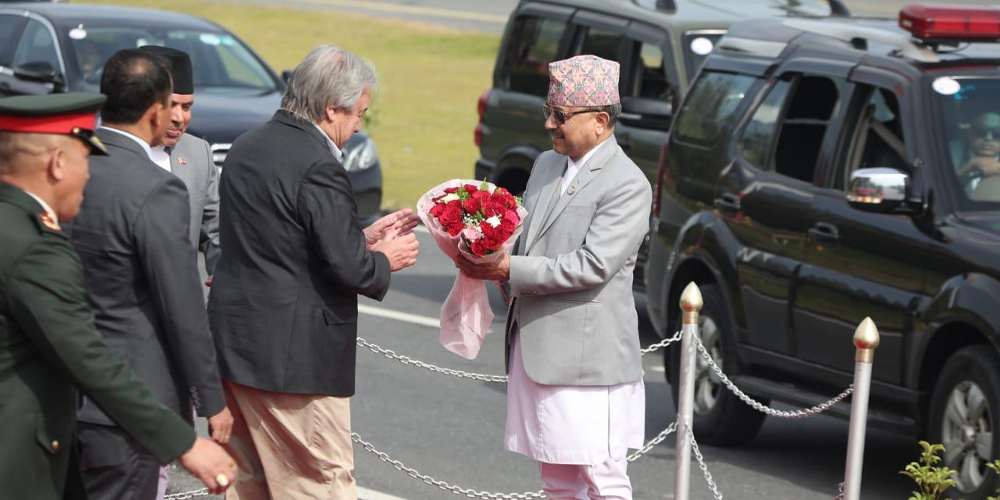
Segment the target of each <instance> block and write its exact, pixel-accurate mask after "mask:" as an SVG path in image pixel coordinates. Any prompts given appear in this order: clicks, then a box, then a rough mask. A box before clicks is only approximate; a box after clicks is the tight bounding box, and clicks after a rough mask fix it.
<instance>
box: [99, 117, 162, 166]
mask: <svg viewBox="0 0 1000 500" xmlns="http://www.w3.org/2000/svg"><path fill="white" fill-rule="evenodd" d="M101 130H110V131H111V132H114V133H116V134H121V135H124V136H125V137H128V138H129V139H132V140H133V141H135V142H136V143H138V144H139V146H140V147H142V150H143V151H145V152H146V156H148V157H149V159H150V160H153V154H152V152H151V150H150V149H149V143H148V142H146V141H144V140H142V139H140V138H138V137H136V136H134V135H132V134H130V133H128V132H126V131H124V130H118V129H116V128H111V127H108V126H106V125H101ZM153 161H156V160H153Z"/></svg>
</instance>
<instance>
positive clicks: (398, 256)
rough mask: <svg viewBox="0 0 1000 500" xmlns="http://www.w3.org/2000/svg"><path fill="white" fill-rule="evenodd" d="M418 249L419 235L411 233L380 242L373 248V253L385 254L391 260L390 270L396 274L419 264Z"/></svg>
mask: <svg viewBox="0 0 1000 500" xmlns="http://www.w3.org/2000/svg"><path fill="white" fill-rule="evenodd" d="M418 247H420V243H419V242H417V235H415V234H413V233H409V234H405V235H402V236H397V237H395V238H393V239H391V240H388V241H386V240H383V241H380V242H378V243H376V244H375V245H374V246H373V247H372V251H373V252H382V253H383V254H385V256H386V257H388V258H389V268H390V269H391V270H392V272H396V271H399V270H400V269H406V268H407V267H410V266H412V265H413V264H416V263H417V249H418Z"/></svg>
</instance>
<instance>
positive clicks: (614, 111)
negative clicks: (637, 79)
mask: <svg viewBox="0 0 1000 500" xmlns="http://www.w3.org/2000/svg"><path fill="white" fill-rule="evenodd" d="M597 109H600V110H601V111H603V112H605V113H607V114H608V127H609V128H614V126H615V125H616V124H617V123H618V117H619V116H620V115H621V114H622V105H621V103H620V102H616V103H614V104H611V105H608V106H601V107H599V108H597Z"/></svg>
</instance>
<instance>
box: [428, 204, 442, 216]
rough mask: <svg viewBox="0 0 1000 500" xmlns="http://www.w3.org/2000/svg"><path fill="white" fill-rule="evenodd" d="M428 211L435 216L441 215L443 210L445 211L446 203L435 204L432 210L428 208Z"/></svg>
mask: <svg viewBox="0 0 1000 500" xmlns="http://www.w3.org/2000/svg"><path fill="white" fill-rule="evenodd" d="M428 212H429V213H430V214H431V215H433V216H434V217H440V216H441V212H444V205H441V204H437V205H434V206H433V207H431V209H430V210H428Z"/></svg>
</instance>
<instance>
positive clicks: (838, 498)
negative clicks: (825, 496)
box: [833, 482, 844, 500]
mask: <svg viewBox="0 0 1000 500" xmlns="http://www.w3.org/2000/svg"><path fill="white" fill-rule="evenodd" d="M833 500H844V483H843V482H841V483H840V485H838V486H837V496H835V497H833Z"/></svg>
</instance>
